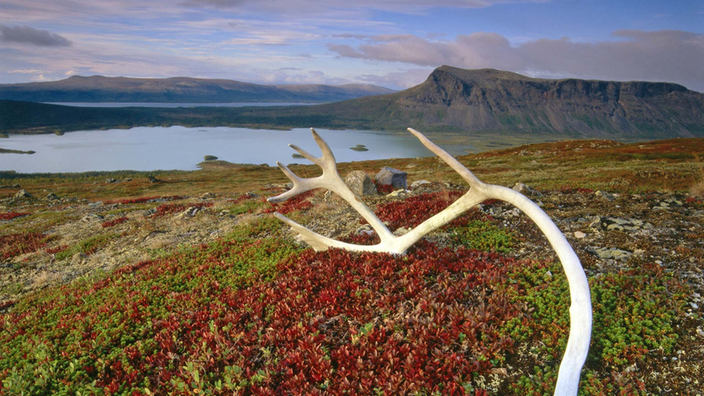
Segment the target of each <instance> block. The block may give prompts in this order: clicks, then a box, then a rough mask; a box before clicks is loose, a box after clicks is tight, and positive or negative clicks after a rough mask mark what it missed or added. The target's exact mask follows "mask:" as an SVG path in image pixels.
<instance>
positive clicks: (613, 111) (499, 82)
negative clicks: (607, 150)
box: [306, 66, 704, 138]
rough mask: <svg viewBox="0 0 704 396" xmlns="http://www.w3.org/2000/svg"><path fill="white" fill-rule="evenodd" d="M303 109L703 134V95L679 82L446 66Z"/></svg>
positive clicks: (426, 120) (377, 121) (510, 127)
mask: <svg viewBox="0 0 704 396" xmlns="http://www.w3.org/2000/svg"><path fill="white" fill-rule="evenodd" d="M306 111H307V112H309V113H313V112H318V113H321V114H334V115H335V117H343V116H344V115H345V114H366V115H367V117H366V118H367V119H368V121H369V123H370V127H372V128H374V127H376V126H377V125H379V126H385V127H386V126H389V125H394V126H398V127H405V126H409V125H412V126H414V127H417V128H424V129H425V130H456V131H465V132H467V131H498V132H504V131H505V132H508V131H510V132H512V133H556V134H561V135H570V136H581V137H606V136H624V137H628V136H631V137H640V138H644V137H652V138H655V137H658V138H662V137H677V136H680V137H691V136H704V94H701V93H699V92H694V91H690V90H687V89H686V88H685V87H683V86H681V85H677V84H671V83H652V82H637V81H636V82H616V81H595V80H579V79H563V80H547V79H537V78H530V77H526V76H522V75H520V74H516V73H510V72H504V71H499V70H494V69H482V70H464V69H458V68H454V67H449V66H442V67H440V68H438V69H436V70H434V71H433V72H432V73H431V74H430V76H428V78H427V80H426V81H425V82H423V83H422V84H420V85H417V86H415V87H413V88H410V89H407V90H405V91H401V92H398V93H395V94H391V95H384V96H377V97H369V98H359V99H355V100H351V101H346V102H342V103H332V104H327V105H323V106H319V107H315V108H311V109H307V110H306ZM348 118H349V116H348Z"/></svg>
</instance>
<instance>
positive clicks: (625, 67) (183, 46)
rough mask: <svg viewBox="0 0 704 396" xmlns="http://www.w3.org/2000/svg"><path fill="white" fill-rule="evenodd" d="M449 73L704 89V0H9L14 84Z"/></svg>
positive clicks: (4, 73) (0, 5)
mask: <svg viewBox="0 0 704 396" xmlns="http://www.w3.org/2000/svg"><path fill="white" fill-rule="evenodd" d="M445 64H447V65H451V66H456V67H462V68H468V69H471V68H484V67H493V68H497V69H502V70H510V71H514V72H518V73H522V74H527V75H530V76H534V77H543V78H565V77H577V78H590V79H613V80H647V81H670V82H677V83H680V84H683V85H685V86H686V87H688V88H690V89H694V90H698V91H704V66H703V65H704V0H670V1H667V0H662V1H654V0H641V1H618V0H612V1H609V0H591V1H565V0H554V1H550V0H535V1H521V0H513V1H510V0H435V1H427V0H408V1H401V0H374V1H372V0H363V1H352V0H344V1H343V0H258V1H256V0H175V1H172V0H91V1H84V0H53V1H45V0H41V1H40V0H0V83H15V82H30V81H50V80H59V79H63V78H66V77H69V76H71V75H96V74H99V75H105V76H128V77H158V78H161V77H175V76H189V77H202V78H224V79H233V80H240V81H246V82H254V83H264V84H307V83H316V84H347V83H364V84H377V85H382V86H386V87H389V88H394V89H404V88H407V87H410V86H413V85H416V84H419V83H421V82H422V81H423V80H425V78H426V77H427V76H428V74H429V73H430V72H431V71H432V70H433V69H434V68H435V67H438V66H441V65H445Z"/></svg>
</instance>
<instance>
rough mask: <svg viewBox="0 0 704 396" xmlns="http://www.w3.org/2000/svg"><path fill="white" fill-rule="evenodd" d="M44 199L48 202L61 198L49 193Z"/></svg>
mask: <svg viewBox="0 0 704 396" xmlns="http://www.w3.org/2000/svg"><path fill="white" fill-rule="evenodd" d="M44 199H45V200H47V201H56V200H57V199H59V196H58V195H56V194H54V193H49V194H48V195H47V196H46V197H44Z"/></svg>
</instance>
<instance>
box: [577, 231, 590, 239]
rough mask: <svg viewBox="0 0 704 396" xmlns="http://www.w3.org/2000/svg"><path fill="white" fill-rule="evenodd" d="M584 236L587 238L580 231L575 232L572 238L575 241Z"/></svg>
mask: <svg viewBox="0 0 704 396" xmlns="http://www.w3.org/2000/svg"><path fill="white" fill-rule="evenodd" d="M586 236H587V234H585V233H583V232H582V231H575V232H574V237H575V238H577V239H582V238H584V237H586Z"/></svg>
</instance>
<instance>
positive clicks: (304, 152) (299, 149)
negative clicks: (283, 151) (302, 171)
mask: <svg viewBox="0 0 704 396" xmlns="http://www.w3.org/2000/svg"><path fill="white" fill-rule="evenodd" d="M288 146H289V147H291V148H292V149H294V150H296V151H298V153H299V154H301V155H302V156H304V157H306V159H307V160H308V161H310V162H312V163H314V164H316V165H318V166H321V164H320V158H315V157H313V155H312V154H311V153H309V152H307V151H305V150H303V149H302V148H300V147H298V146H296V145H295V144H289V145H288Z"/></svg>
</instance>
